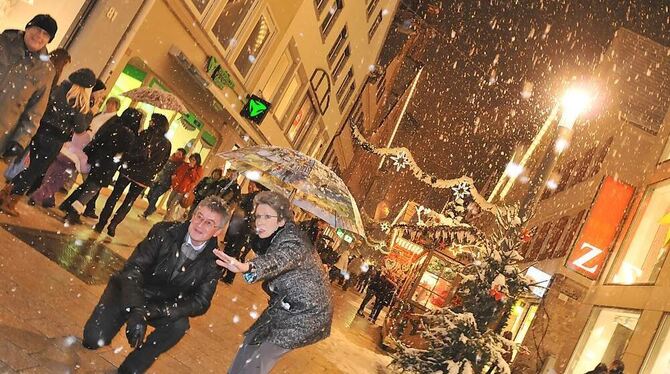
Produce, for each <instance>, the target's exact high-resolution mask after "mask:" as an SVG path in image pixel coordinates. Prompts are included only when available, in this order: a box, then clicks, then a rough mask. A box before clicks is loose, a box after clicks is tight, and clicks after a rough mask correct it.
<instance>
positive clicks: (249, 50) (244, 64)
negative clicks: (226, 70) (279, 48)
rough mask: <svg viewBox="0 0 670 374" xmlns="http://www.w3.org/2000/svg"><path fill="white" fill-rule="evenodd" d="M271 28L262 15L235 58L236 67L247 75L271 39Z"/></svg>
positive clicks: (243, 74)
mask: <svg viewBox="0 0 670 374" xmlns="http://www.w3.org/2000/svg"><path fill="white" fill-rule="evenodd" d="M270 35H271V29H270V25H269V23H268V21H267V19H266V18H265V16H261V17H260V18H259V19H258V22H257V23H256V26H255V27H254V29H253V31H252V32H251V34H250V35H249V37H248V38H247V42H246V43H245V44H244V47H243V48H242V50H241V51H240V53H239V54H238V55H237V59H235V67H236V68H237V71H239V72H240V74H242V76H244V77H246V76H247V75H249V71H250V70H251V67H252V66H253V65H254V63H255V62H256V60H258V58H259V56H260V54H261V52H262V50H263V47H264V46H265V45H266V44H267V41H268V40H269V39H270Z"/></svg>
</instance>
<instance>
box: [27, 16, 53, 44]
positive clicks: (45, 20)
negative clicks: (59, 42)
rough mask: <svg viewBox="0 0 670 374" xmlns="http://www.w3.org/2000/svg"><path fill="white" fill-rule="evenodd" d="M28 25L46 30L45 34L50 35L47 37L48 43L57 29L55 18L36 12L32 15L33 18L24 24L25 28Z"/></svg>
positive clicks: (28, 26)
mask: <svg viewBox="0 0 670 374" xmlns="http://www.w3.org/2000/svg"><path fill="white" fill-rule="evenodd" d="M30 27H39V28H40V29H42V30H44V31H46V32H47V34H49V36H50V37H51V38H49V42H50V43H51V41H52V40H54V37H55V36H56V31H58V24H56V20H55V19H53V17H51V16H50V15H48V14H38V15H36V16H35V17H33V19H31V20H30V22H28V23H27V24H26V29H28V28H30Z"/></svg>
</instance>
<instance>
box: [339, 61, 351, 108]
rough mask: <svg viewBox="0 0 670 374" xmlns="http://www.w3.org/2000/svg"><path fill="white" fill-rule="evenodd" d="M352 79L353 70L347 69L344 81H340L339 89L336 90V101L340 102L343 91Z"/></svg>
mask: <svg viewBox="0 0 670 374" xmlns="http://www.w3.org/2000/svg"><path fill="white" fill-rule="evenodd" d="M353 79H354V69H353V68H349V71H348V72H347V75H346V76H345V77H344V80H343V81H342V84H340V88H338V89H337V92H336V93H335V96H336V97H337V100H339V101H340V102H341V101H342V96H343V95H344V93H345V91H346V90H347V88H348V87H349V83H350V82H351V81H352V80H353Z"/></svg>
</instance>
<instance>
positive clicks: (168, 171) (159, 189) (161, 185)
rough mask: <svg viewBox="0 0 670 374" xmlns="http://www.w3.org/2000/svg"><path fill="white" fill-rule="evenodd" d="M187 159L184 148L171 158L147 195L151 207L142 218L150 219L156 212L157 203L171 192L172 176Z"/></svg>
mask: <svg viewBox="0 0 670 374" xmlns="http://www.w3.org/2000/svg"><path fill="white" fill-rule="evenodd" d="M185 158H186V150H185V149H184V148H179V149H177V151H175V153H173V154H172V156H170V159H169V160H168V162H167V163H166V164H165V166H163V169H162V170H161V171H160V173H158V175H156V178H155V179H154V181H153V183H152V184H151V188H150V189H149V193H148V194H147V200H149V205H148V206H147V209H145V210H144V213H142V218H149V216H150V215H152V214H153V213H154V212H155V211H156V203H158V199H160V197H161V196H163V194H165V193H166V192H168V191H169V190H170V185H171V184H172V176H173V175H174V173H175V171H177V168H178V167H180V166H181V165H182V164H183V163H184V159H185Z"/></svg>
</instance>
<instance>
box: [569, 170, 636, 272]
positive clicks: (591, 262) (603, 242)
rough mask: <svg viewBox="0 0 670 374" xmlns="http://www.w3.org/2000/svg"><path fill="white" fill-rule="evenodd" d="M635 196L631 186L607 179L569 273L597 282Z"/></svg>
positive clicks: (584, 228)
mask: <svg viewBox="0 0 670 374" xmlns="http://www.w3.org/2000/svg"><path fill="white" fill-rule="evenodd" d="M633 192H634V188H633V187H632V186H630V185H628V184H625V183H621V182H618V181H616V180H614V178H612V177H609V176H608V177H605V180H604V181H603V183H602V184H601V185H600V191H598V196H597V197H596V200H595V202H594V203H593V206H592V207H591V211H590V212H589V215H588V218H587V219H586V223H584V226H583V228H582V232H581V233H580V234H579V238H578V239H577V242H576V243H575V246H574V247H573V249H572V252H571V253H570V256H569V257H568V260H567V262H566V263H565V266H566V267H567V268H568V269H571V270H574V271H576V272H577V273H579V274H581V275H583V276H585V277H587V278H589V279H592V280H596V279H598V276H599V275H600V272H601V271H602V268H603V266H604V264H605V260H607V255H608V254H609V251H610V249H611V247H612V243H613V242H614V240H615V238H616V234H617V230H618V228H619V225H620V224H621V220H622V219H623V216H624V213H625V212H626V208H627V207H628V203H630V200H631V198H632V197H633Z"/></svg>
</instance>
